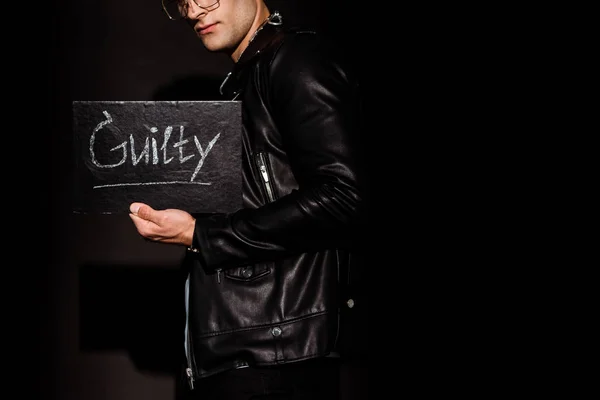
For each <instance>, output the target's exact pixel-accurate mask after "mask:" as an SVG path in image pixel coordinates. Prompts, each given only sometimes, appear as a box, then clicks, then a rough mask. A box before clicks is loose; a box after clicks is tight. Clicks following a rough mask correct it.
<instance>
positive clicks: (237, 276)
mask: <svg viewBox="0 0 600 400" xmlns="http://www.w3.org/2000/svg"><path fill="white" fill-rule="evenodd" d="M163 8H164V10H165V12H166V13H167V15H168V16H169V18H171V19H181V18H183V19H184V20H187V22H189V23H190V25H191V26H192V27H193V29H194V31H195V32H196V34H197V36H198V37H199V38H200V39H201V40H202V43H203V44H204V46H205V47H206V48H207V49H208V50H209V51H212V52H225V53H227V54H228V55H229V56H230V57H231V60H232V61H233V63H234V67H233V70H232V72H231V73H230V74H229V75H228V76H227V77H226V79H225V81H224V82H223V84H222V85H221V90H222V93H223V94H224V95H225V96H226V98H227V99H230V100H238V101H241V102H242V120H243V132H242V157H241V163H242V175H243V188H242V191H243V193H242V196H243V205H244V206H243V209H240V210H238V211H236V212H233V213H230V214H219V213H215V214H209V215H192V214H190V213H188V212H186V211H184V210H177V209H166V210H154V209H152V207H151V205H148V204H142V203H137V202H136V203H133V204H131V206H130V210H131V214H130V216H131V219H132V220H133V223H134V224H135V226H136V228H137V230H138V232H139V233H140V234H141V235H142V236H143V237H145V238H148V239H150V240H154V241H158V242H162V243H170V244H176V245H184V246H186V247H187V248H188V251H187V255H186V257H185V260H184V265H183V269H184V271H185V275H186V281H185V298H186V302H185V306H186V321H185V329H184V332H185V337H184V340H183V342H184V346H183V347H184V350H185V357H184V359H185V368H184V370H185V375H186V377H187V379H186V385H185V386H186V389H185V393H184V394H185V396H188V397H186V398H197V399H203V400H208V399H250V398H253V399H254V398H259V397H256V396H258V395H261V397H260V398H261V399H263V398H265V399H266V398H269V399H271V398H272V399H274V398H277V399H288V398H289V399H292V398H293V399H310V400H317V399H327V400H334V399H337V398H340V387H339V379H340V378H339V367H340V357H343V356H344V355H345V351H344V350H345V346H344V345H343V343H345V341H346V340H347V338H348V335H349V332H348V330H345V329H343V328H345V326H346V325H347V324H348V322H347V321H348V319H350V318H352V308H353V307H354V302H355V301H356V298H355V297H353V293H352V290H354V289H353V285H352V282H353V281H354V280H355V279H356V276H357V275H356V274H357V273H358V259H359V257H358V256H357V255H356V254H355V253H354V252H353V251H354V250H356V249H357V248H359V247H360V244H358V243H357V242H356V238H357V234H359V233H361V231H362V229H361V227H362V226H363V222H364V208H365V207H364V203H365V201H364V199H365V194H364V182H363V176H362V175H363V172H362V171H363V167H362V166H361V164H360V163H361V162H362V161H361V159H362V156H360V154H359V151H360V149H361V143H359V140H360V138H359V136H358V135H359V128H360V122H361V121H360V113H359V108H360V107H359V97H358V85H357V83H356V82H355V78H353V76H352V74H351V73H350V71H348V70H347V69H345V67H344V64H343V63H342V59H341V58H338V55H337V52H336V47H335V46H332V45H331V44H330V43H329V42H327V41H325V40H322V39H321V38H320V37H319V36H318V35H317V34H316V33H314V32H309V31H296V30H294V31H292V30H287V29H284V25H283V17H282V16H281V15H280V14H279V13H277V12H274V13H271V11H270V10H269V8H268V6H267V5H266V4H265V3H264V1H263V0H220V1H216V2H215V0H179V1H175V2H169V1H168V0H163ZM342 359H343V358H342Z"/></svg>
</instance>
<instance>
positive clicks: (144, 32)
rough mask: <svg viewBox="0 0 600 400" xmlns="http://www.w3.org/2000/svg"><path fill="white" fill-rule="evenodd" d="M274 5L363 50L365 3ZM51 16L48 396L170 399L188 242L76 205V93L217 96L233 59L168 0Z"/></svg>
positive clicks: (356, 368) (101, 2) (362, 372)
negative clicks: (172, 17) (158, 237)
mask: <svg viewBox="0 0 600 400" xmlns="http://www.w3.org/2000/svg"><path fill="white" fill-rule="evenodd" d="M269 4H270V6H271V9H272V10H279V11H280V12H281V13H282V14H283V16H284V18H285V19H286V21H287V22H288V23H290V24H293V25H296V24H297V25H300V24H302V25H309V26H314V27H315V28H317V29H319V30H321V31H324V32H326V33H327V34H330V35H332V36H334V37H335V38H337V39H340V43H341V44H340V45H341V46H346V47H347V49H348V51H349V54H351V55H353V53H352V50H353V47H354V46H355V45H356V44H355V42H354V39H355V38H356V37H357V36H358V33H356V32H355V31H354V30H353V29H352V28H353V23H354V20H355V19H354V18H352V13H353V12H354V13H355V12H356V11H353V10H352V7H348V6H347V5H346V4H344V3H343V2H342V1H341V0H329V1H324V0H296V1H292V0H288V1H284V0H280V1H270V2H269ZM44 17H45V19H46V22H45V23H46V24H47V25H48V29H47V32H46V42H45V44H46V45H47V47H48V52H47V54H45V57H46V59H45V60H42V62H40V64H39V65H41V66H42V68H43V69H46V70H47V71H46V74H47V75H46V77H47V78H48V82H46V81H45V80H44V84H45V86H46V87H45V88H44V89H45V90H44V91H43V92H44V101H45V102H47V110H48V112H47V113H45V114H44V116H43V117H44V118H45V121H44V123H43V124H42V125H43V129H44V130H45V136H44V137H43V138H41V139H40V140H41V142H40V143H42V145H41V147H44V148H45V150H47V151H44V152H43V154H44V157H45V158H44V160H45V163H44V165H45V167H44V168H43V170H42V171H41V172H42V174H43V175H44V176H45V178H46V179H45V180H44V184H43V188H42V189H44V190H42V191H41V193H44V195H45V196H43V198H41V199H40V200H38V201H40V203H43V204H42V205H41V208H42V210H43V212H44V215H43V219H36V224H37V225H38V228H37V232H36V235H42V236H44V238H45V239H44V244H45V246H44V247H43V249H44V261H43V262H40V263H38V266H37V268H38V270H37V274H36V278H37V279H34V280H33V281H32V282H33V284H34V285H35V289H34V290H35V292H36V293H38V294H39V296H35V297H34V299H35V302H34V303H35V305H36V306H35V310H36V311H37V313H38V315H39V317H40V318H39V322H40V323H39V326H37V325H36V329H37V332H38V336H39V337H38V338H37V342H38V343H39V346H38V347H37V348H36V350H37V351H35V352H34V354H35V357H36V360H38V361H39V366H40V367H39V368H37V369H36V370H37V373H36V374H35V375H36V378H38V377H39V379H37V381H38V382H39V386H40V387H41V388H42V389H40V390H39V394H40V398H44V399H55V398H56V399H61V400H71V399H73V400H74V399H86V400H96V399H111V400H119V399H141V398H143V399H147V400H152V399H156V400H170V399H172V398H173V394H174V378H173V373H174V368H175V367H176V365H175V359H174V355H175V354H176V351H177V346H178V344H179V335H180V332H179V331H178V330H176V328H178V327H179V322H178V321H179V318H180V315H179V314H178V311H179V307H178V304H179V296H181V293H180V291H179V290H178V286H177V282H178V281H177V280H178V278H179V276H178V265H179V261H180V259H181V257H182V255H183V254H182V250H181V249H180V248H175V247H169V246H163V245H160V244H155V243H149V242H147V241H144V240H143V239H141V238H140V237H139V235H138V234H137V232H136V231H135V230H134V227H133V224H132V223H131V221H130V220H129V218H128V217H127V216H126V215H103V216H97V215H74V214H72V213H71V208H70V196H69V193H70V190H71V189H72V187H71V173H72V171H71V164H70V162H71V158H72V153H71V143H72V142H71V139H72V137H71V135H72V131H71V114H70V111H71V102H72V101H73V100H159V99H195V100H205V99H215V98H217V89H218V85H219V84H220V82H221V80H222V79H223V77H224V76H225V74H226V73H227V72H228V71H229V68H230V67H231V63H230V60H229V59H228V58H227V57H226V56H224V55H215V54H208V53H207V52H206V50H204V48H203V47H202V43H201V42H200V41H199V40H198V39H197V38H196V37H195V35H194V34H193V32H191V31H190V28H189V27H188V26H186V25H185V24H184V23H177V22H172V21H169V20H168V19H167V18H165V16H164V15H163V13H162V9H161V6H160V1H159V0H130V1H122V0H77V1H75V0H69V1H62V2H59V1H56V2H54V3H53V6H52V7H51V8H50V9H49V10H48V11H47V12H46V13H45V16H44ZM32 252H34V251H33V250H32ZM32 256H35V254H32ZM343 379H344V384H345V387H346V388H347V389H346V391H347V398H348V399H362V398H363V397H361V395H360V394H361V391H363V390H364V388H365V387H366V384H365V383H362V382H366V369H365V368H364V367H363V366H361V365H352V366H349V367H348V368H347V369H346V370H345V375H344V378H343ZM34 382H35V380H34ZM365 398H366V397H365Z"/></svg>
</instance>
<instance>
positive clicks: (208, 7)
mask: <svg viewBox="0 0 600 400" xmlns="http://www.w3.org/2000/svg"><path fill="white" fill-rule="evenodd" d="M178 1H179V0H161V5H162V8H163V11H164V12H165V14H167V17H168V18H169V19H170V20H171V21H179V20H181V19H188V17H187V11H188V10H187V9H186V13H185V15H183V14H182V13H181V12H180V13H179V15H180V17H179V18H173V17H172V16H171V14H169V11H167V6H165V2H168V3H175V2H178ZM190 1H193V2H194V4H195V5H196V6H197V7H199V8H201V9H203V10H205V11H213V10H216V9H217V8H219V6H220V5H221V0H216V1H215V2H214V3H212V4H211V5H209V6H206V7H203V6H201V5H199V4H198V3H197V1H196V0H185V4H186V7H189V2H190ZM215 6H216V7H215Z"/></svg>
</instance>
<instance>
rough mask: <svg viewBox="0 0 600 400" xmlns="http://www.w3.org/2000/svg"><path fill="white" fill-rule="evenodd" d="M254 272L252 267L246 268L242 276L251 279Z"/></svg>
mask: <svg viewBox="0 0 600 400" xmlns="http://www.w3.org/2000/svg"><path fill="white" fill-rule="evenodd" d="M253 273H254V272H253V271H252V267H245V268H244V269H242V276H243V277H244V278H250V277H251V276H252V274H253Z"/></svg>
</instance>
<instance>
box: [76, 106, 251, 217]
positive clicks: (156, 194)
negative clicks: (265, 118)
mask: <svg viewBox="0 0 600 400" xmlns="http://www.w3.org/2000/svg"><path fill="white" fill-rule="evenodd" d="M72 111H73V133H74V139H75V140H74V145H75V149H74V154H75V159H74V162H75V167H74V180H75V182H74V185H73V198H74V202H73V212H76V213H107V214H112V213H128V212H129V204H131V203H132V202H134V201H141V202H144V203H148V204H149V205H151V206H152V207H153V208H155V209H165V208H180V209H183V210H186V211H188V212H191V213H210V212H228V211H234V210H236V209H238V208H240V207H241V204H242V194H241V184H242V179H241V166H240V158H241V143H240V140H241V129H242V125H241V123H242V116H241V103H240V102H239V101H151V102H150V101H145V102H142V101H74V102H73V110H72Z"/></svg>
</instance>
